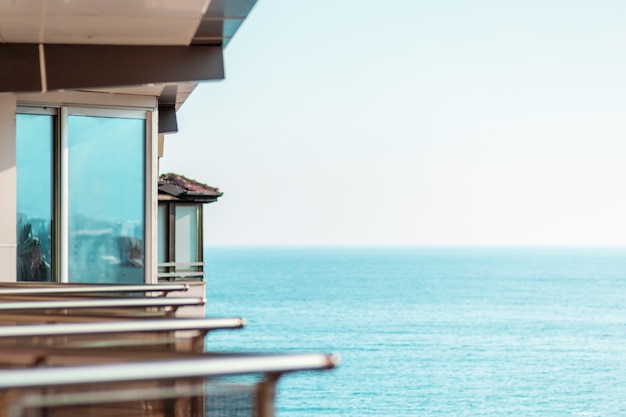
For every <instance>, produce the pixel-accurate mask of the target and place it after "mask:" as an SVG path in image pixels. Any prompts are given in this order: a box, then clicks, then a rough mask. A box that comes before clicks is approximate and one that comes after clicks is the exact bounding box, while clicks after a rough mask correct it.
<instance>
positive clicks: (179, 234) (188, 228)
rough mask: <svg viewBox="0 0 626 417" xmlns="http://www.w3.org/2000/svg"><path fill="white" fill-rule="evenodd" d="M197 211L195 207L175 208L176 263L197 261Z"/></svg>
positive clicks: (183, 206) (179, 206) (197, 207)
mask: <svg viewBox="0 0 626 417" xmlns="http://www.w3.org/2000/svg"><path fill="white" fill-rule="evenodd" d="M198 209H199V206H196V205H177V206H176V238H175V240H174V241H175V242H176V249H175V250H176V263H189V262H198V260H199V256H198V252H199V242H198Z"/></svg>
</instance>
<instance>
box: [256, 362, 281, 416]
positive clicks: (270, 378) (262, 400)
mask: <svg viewBox="0 0 626 417" xmlns="http://www.w3.org/2000/svg"><path fill="white" fill-rule="evenodd" d="M278 378H280V374H277V373H275V374H267V375H266V376H265V379H264V380H263V381H261V382H259V384H258V386H257V393H256V417H274V413H275V410H274V408H275V407H274V403H275V400H276V383H277V382H278Z"/></svg>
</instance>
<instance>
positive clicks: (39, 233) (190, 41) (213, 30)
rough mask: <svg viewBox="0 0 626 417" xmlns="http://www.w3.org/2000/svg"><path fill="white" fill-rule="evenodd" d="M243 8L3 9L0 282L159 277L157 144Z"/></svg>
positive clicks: (230, 3) (170, 1) (59, 2)
mask: <svg viewBox="0 0 626 417" xmlns="http://www.w3.org/2000/svg"><path fill="white" fill-rule="evenodd" d="M253 5H254V0H196V1H191V0H151V1H148V0H146V1H140V2H122V1H111V2H109V1H107V2H94V1H87V0H83V1H80V0H78V1H74V0H73V1H71V2H69V1H64V0H52V1H43V0H42V1H15V2H9V3H7V2H5V3H2V4H0V42H2V43H0V62H1V63H2V64H0V189H1V190H2V193H3V197H2V199H0V281H7V282H11V281H51V282H69V283H72V282H76V283H79V282H80V283H85V282H87V283H156V282H157V280H158V265H157V263H158V258H159V255H158V244H157V243H158V236H157V233H156V229H157V224H158V203H157V200H158V198H157V196H158V189H157V187H158V157H159V150H160V149H162V143H163V140H164V137H165V135H167V134H172V133H175V132H176V130H177V122H176V111H177V110H178V109H179V108H180V106H181V105H182V104H183V103H184V101H185V99H186V98H187V97H188V96H189V94H191V93H192V91H193V89H194V88H195V86H196V85H197V83H198V82H200V81H210V80H219V79H222V78H223V77H224V70H223V54H222V51H223V48H224V47H225V46H226V44H227V43H228V41H229V40H230V39H231V38H232V36H233V35H234V33H235V32H236V30H237V28H238V27H239V26H240V24H241V23H242V22H243V20H244V19H245V18H246V17H247V16H248V14H249V13H250V11H251V9H252V7H253Z"/></svg>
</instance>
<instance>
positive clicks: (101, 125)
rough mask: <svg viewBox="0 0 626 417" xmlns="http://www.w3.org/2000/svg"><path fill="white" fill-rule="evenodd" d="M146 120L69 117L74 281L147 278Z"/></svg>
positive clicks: (70, 271)
mask: <svg viewBox="0 0 626 417" xmlns="http://www.w3.org/2000/svg"><path fill="white" fill-rule="evenodd" d="M144 142H145V120H143V119H125V118H111V117H93V116H69V118H68V145H67V146H68V161H67V164H68V171H69V173H68V233H69V262H68V274H69V281H70V282H106V283H141V282H143V281H144V240H143V237H144V166H145V156H144V155H145V152H144Z"/></svg>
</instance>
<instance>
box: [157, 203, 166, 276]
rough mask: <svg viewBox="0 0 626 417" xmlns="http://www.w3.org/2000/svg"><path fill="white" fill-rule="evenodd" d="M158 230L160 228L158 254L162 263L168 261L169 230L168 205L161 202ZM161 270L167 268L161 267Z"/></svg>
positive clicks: (158, 258) (163, 270)
mask: <svg viewBox="0 0 626 417" xmlns="http://www.w3.org/2000/svg"><path fill="white" fill-rule="evenodd" d="M157 230H158V235H159V238H158V245H157V246H158V249H157V251H158V255H157V262H158V263H159V264H162V263H164V262H167V250H168V247H167V232H168V228H167V207H166V206H164V205H162V204H159V215H158V223H157ZM159 272H165V268H162V267H160V268H159Z"/></svg>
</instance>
